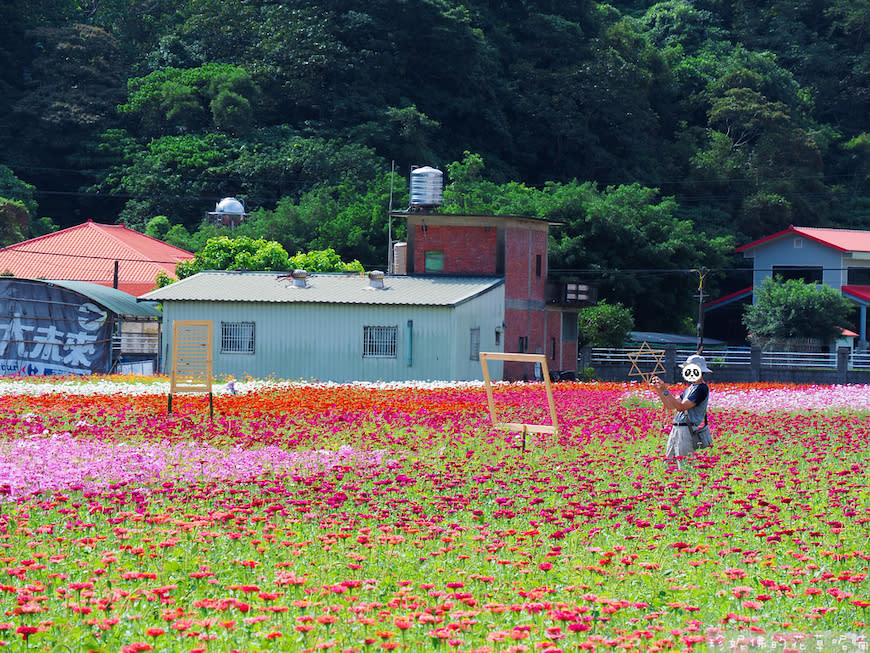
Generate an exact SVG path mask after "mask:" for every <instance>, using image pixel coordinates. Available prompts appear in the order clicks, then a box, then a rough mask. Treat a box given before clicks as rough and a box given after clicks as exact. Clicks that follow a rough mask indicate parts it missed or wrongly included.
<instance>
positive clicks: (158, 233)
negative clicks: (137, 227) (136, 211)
mask: <svg viewBox="0 0 870 653" xmlns="http://www.w3.org/2000/svg"><path fill="white" fill-rule="evenodd" d="M170 226H171V225H170V224H169V218H167V217H166V216H165V215H155V216H154V217H153V218H151V219H150V220H149V221H148V225H147V226H146V227H145V235H146V236H151V237H152V238H156V239H157V240H165V239H166V233H167V232H168V231H169V228H170Z"/></svg>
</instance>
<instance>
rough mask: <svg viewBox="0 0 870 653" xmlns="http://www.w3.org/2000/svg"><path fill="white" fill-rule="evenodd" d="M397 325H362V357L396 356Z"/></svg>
mask: <svg viewBox="0 0 870 653" xmlns="http://www.w3.org/2000/svg"><path fill="white" fill-rule="evenodd" d="M398 338H399V327H398V326H364V327H363V349H362V355H363V358H397V357H398V356H397V349H398V347H397V344H398Z"/></svg>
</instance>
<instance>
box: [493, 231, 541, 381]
mask: <svg viewBox="0 0 870 653" xmlns="http://www.w3.org/2000/svg"><path fill="white" fill-rule="evenodd" d="M504 243H505V322H506V323H507V329H506V330H505V347H504V350H505V352H512V353H526V354H546V353H547V350H546V347H547V339H546V334H547V323H546V303H545V296H546V295H545V291H546V282H547V232H546V231H545V230H533V229H525V228H522V227H508V228H506V229H505V239H504ZM538 256H540V257H541V267H540V276H538V268H537V257H538ZM520 338H528V347H527V348H526V349H525V351H524V352H520V346H519V339H520ZM547 364H548V365H549V360H548V361H547ZM504 376H505V379H510V380H520V379H529V380H531V379H534V368H533V366H532V365H530V364H528V363H516V362H512V361H506V362H505V364H504Z"/></svg>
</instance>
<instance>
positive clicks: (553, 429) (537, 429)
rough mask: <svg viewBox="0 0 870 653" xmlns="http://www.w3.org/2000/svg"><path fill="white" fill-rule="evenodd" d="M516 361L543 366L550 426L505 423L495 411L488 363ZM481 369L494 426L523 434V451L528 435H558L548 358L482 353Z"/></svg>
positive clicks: (542, 374) (532, 355)
mask: <svg viewBox="0 0 870 653" xmlns="http://www.w3.org/2000/svg"><path fill="white" fill-rule="evenodd" d="M491 360H497V361H515V362H520V363H537V364H539V365H540V366H541V376H542V377H543V380H544V388H545V389H546V391H547V404H548V405H549V408H550V422H551V423H550V425H546V424H526V423H523V422H503V421H501V420H500V419H499V418H498V413H497V412H496V409H495V399H494V398H493V395H492V383H491V381H490V376H489V367H488V365H487V361H491ZM480 367H481V368H482V370H483V385H484V387H485V388H486V401H487V404H488V405H489V415H490V417H491V418H492V425H493V426H494V427H496V428H498V429H502V430H504V431H520V432H522V434H523V451H525V450H526V433H552V434H555V433H558V432H559V420H558V419H557V417H556V404H555V402H554V401H553V387H552V385H550V370H549V369H548V368H547V357H546V356H544V355H543V354H505V353H501V352H488V351H487V352H485V351H482V352H480Z"/></svg>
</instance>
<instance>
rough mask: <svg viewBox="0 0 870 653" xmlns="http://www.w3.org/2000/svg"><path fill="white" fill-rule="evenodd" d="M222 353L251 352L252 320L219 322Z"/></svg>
mask: <svg viewBox="0 0 870 653" xmlns="http://www.w3.org/2000/svg"><path fill="white" fill-rule="evenodd" d="M221 353H222V354H253V353H254V323H253V322H221Z"/></svg>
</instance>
